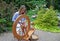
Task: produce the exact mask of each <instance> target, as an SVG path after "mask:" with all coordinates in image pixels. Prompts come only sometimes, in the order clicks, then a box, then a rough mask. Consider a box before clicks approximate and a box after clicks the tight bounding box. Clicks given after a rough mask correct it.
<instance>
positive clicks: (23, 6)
mask: <svg viewBox="0 0 60 41" xmlns="http://www.w3.org/2000/svg"><path fill="white" fill-rule="evenodd" d="M25 13H26V7H25V5H21V7H20V9H19V14H25Z"/></svg>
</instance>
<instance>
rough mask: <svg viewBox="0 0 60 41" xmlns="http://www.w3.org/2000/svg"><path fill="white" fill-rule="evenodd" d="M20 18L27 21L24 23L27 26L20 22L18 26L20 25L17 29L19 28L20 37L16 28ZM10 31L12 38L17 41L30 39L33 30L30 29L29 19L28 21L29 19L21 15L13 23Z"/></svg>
mask: <svg viewBox="0 0 60 41" xmlns="http://www.w3.org/2000/svg"><path fill="white" fill-rule="evenodd" d="M22 18H25V20H27V22H25V23H27V25H26V24H24V23H22V22H21V23H20V24H19V25H20V27H19V28H21V29H20V30H21V31H22V35H21V34H18V33H17V31H16V29H17V28H16V26H17V24H18V23H19V21H21V19H22ZM25 25H26V26H25ZM12 31H13V35H14V37H15V38H17V39H18V40H20V39H24V40H28V39H29V38H30V37H31V35H32V34H33V32H34V29H32V28H30V19H29V17H28V16H26V15H21V16H19V17H18V18H17V19H16V21H15V22H14V23H13V27H12ZM19 33H20V32H19Z"/></svg>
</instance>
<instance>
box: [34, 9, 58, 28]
mask: <svg viewBox="0 0 60 41" xmlns="http://www.w3.org/2000/svg"><path fill="white" fill-rule="evenodd" d="M56 13H57V12H56V11H55V10H53V8H50V9H47V10H46V9H41V10H40V11H39V12H38V16H37V18H36V20H35V21H34V23H35V26H38V27H36V28H37V29H40V28H49V27H52V26H57V25H58V18H57V15H56Z"/></svg>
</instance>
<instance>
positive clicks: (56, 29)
mask: <svg viewBox="0 0 60 41" xmlns="http://www.w3.org/2000/svg"><path fill="white" fill-rule="evenodd" d="M35 29H37V30H43V31H47V32H56V33H57V32H58V33H59V32H60V28H59V27H58V26H52V27H44V28H42V27H38V26H37V25H35Z"/></svg>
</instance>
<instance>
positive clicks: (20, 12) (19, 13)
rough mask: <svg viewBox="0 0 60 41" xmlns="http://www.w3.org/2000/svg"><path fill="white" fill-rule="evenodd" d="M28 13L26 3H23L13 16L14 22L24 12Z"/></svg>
mask: <svg viewBox="0 0 60 41" xmlns="http://www.w3.org/2000/svg"><path fill="white" fill-rule="evenodd" d="M25 13H26V7H25V6H24V5H22V6H21V7H20V9H19V11H18V12H16V13H15V14H14V15H13V17H12V21H13V22H14V21H15V20H16V18H17V17H18V16H19V15H22V14H25Z"/></svg>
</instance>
